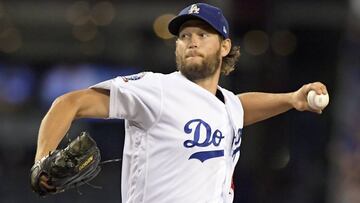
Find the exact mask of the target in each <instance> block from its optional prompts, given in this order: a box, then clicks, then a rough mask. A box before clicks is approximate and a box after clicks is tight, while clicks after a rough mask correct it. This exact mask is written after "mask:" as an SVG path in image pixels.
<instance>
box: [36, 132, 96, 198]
mask: <svg viewBox="0 0 360 203" xmlns="http://www.w3.org/2000/svg"><path fill="white" fill-rule="evenodd" d="M100 159H101V158H100V151H99V148H98V147H97V145H96V142H95V141H94V140H93V139H92V138H91V137H90V135H88V134H87V133H85V132H83V133H82V134H81V135H80V136H78V137H77V138H76V139H75V140H73V141H72V142H71V143H70V144H69V145H67V146H66V147H65V148H64V149H61V150H56V151H54V152H53V153H51V154H49V155H48V156H46V157H44V158H42V159H41V160H39V161H37V162H36V163H35V164H34V166H33V167H32V168H31V171H30V181H31V187H32V189H33V191H34V192H36V193H38V194H39V195H40V196H45V195H47V194H56V193H60V192H64V191H66V190H67V189H70V188H74V187H77V186H80V185H83V184H84V183H87V182H89V181H90V180H92V179H93V178H94V177H96V175H97V174H98V173H99V172H100V170H101V168H100V166H99V163H100Z"/></svg>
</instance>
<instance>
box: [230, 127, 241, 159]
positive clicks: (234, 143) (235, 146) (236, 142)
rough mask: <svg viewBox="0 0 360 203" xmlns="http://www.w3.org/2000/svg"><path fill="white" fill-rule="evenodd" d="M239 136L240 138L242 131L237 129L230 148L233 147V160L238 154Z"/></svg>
mask: <svg viewBox="0 0 360 203" xmlns="http://www.w3.org/2000/svg"><path fill="white" fill-rule="evenodd" d="M241 136H242V129H241V128H239V129H238V131H237V133H236V134H235V135H234V138H233V141H232V146H233V152H232V156H233V158H235V155H236V153H238V152H239V153H240V141H241Z"/></svg>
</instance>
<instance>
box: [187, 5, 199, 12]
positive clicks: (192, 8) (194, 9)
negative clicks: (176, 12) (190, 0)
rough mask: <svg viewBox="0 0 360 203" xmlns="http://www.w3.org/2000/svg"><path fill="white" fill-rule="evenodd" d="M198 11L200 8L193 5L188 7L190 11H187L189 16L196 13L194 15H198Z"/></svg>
mask: <svg viewBox="0 0 360 203" xmlns="http://www.w3.org/2000/svg"><path fill="white" fill-rule="evenodd" d="M199 11H200V8H198V7H197V5H196V4H193V5H191V7H190V9H189V14H190V13H196V14H198V13H199Z"/></svg>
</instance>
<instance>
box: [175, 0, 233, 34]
mask: <svg viewBox="0 0 360 203" xmlns="http://www.w3.org/2000/svg"><path fill="white" fill-rule="evenodd" d="M190 19H200V20H203V21H205V22H206V23H208V24H209V25H210V26H211V27H212V28H214V29H215V30H216V31H217V32H218V33H219V34H220V35H222V36H223V37H224V38H225V39H227V38H229V24H228V22H227V20H226V18H225V17H224V15H223V13H222V11H221V10H220V9H219V8H217V7H215V6H211V5H209V4H206V3H196V4H192V5H190V6H188V7H186V8H184V9H183V10H182V11H180V13H179V14H178V15H177V16H176V17H175V18H173V19H172V20H171V21H170V23H169V25H168V29H169V32H170V33H171V34H173V35H179V30H180V27H181V25H182V24H183V23H185V22H186V21H188V20H190Z"/></svg>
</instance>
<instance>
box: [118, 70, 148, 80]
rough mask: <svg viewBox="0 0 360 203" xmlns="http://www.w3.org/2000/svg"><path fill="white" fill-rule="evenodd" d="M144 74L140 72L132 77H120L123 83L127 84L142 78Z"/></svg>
mask: <svg viewBox="0 0 360 203" xmlns="http://www.w3.org/2000/svg"><path fill="white" fill-rule="evenodd" d="M145 74H146V72H141V73H138V74H134V75H127V76H121V78H122V79H123V80H124V82H129V81H131V80H139V79H141V78H142V77H144V75H145Z"/></svg>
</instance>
